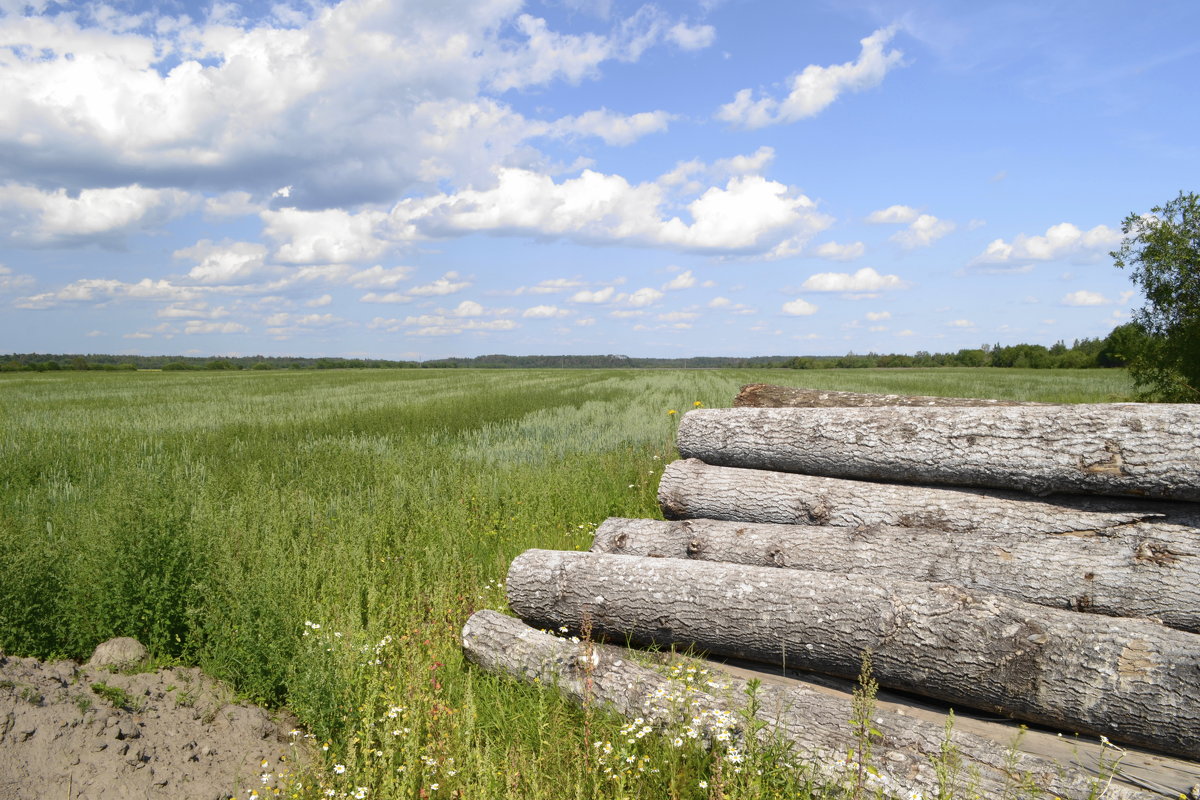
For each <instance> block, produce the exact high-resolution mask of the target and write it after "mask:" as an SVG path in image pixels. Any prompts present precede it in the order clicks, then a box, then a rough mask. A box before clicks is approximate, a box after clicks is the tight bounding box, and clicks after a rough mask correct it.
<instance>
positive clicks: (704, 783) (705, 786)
mask: <svg viewBox="0 0 1200 800" xmlns="http://www.w3.org/2000/svg"><path fill="white" fill-rule="evenodd" d="M698 785H699V786H700V788H701V789H707V788H708V781H700V783H699V784H698Z"/></svg>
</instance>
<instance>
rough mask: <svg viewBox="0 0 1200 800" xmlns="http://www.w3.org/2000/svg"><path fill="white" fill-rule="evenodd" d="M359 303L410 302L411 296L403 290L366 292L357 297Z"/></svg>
mask: <svg viewBox="0 0 1200 800" xmlns="http://www.w3.org/2000/svg"><path fill="white" fill-rule="evenodd" d="M358 301H359V302H360V303H411V302H412V301H413V298H412V297H409V296H408V295H406V294H404V293H403V292H367V293H366V294H364V295H363V296H362V297H360V298H358Z"/></svg>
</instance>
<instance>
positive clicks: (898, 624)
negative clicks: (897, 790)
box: [464, 385, 1200, 797]
mask: <svg viewBox="0 0 1200 800" xmlns="http://www.w3.org/2000/svg"><path fill="white" fill-rule="evenodd" d="M737 403H738V405H739V407H737V408H733V409H698V410H696V411H692V412H689V413H688V414H687V415H686V416H685V417H684V419H683V420H682V422H681V423H680V426H679V430H678V439H677V442H678V446H679V450H680V454H681V456H682V457H683V458H682V459H681V460H680V461H678V462H675V463H674V464H671V465H669V466H668V468H667V469H666V471H665V472H664V474H663V477H662V480H661V483H660V486H659V503H660V506H661V508H662V511H663V515H664V517H666V520H665V521H662V520H626V519H610V520H608V521H607V522H605V523H604V524H603V525H601V526H600V528H599V529H598V530H597V532H596V538H595V542H594V544H593V547H592V551H591V552H589V553H577V552H555V551H544V550H531V551H528V552H526V553H524V554H522V555H521V556H519V557H518V558H517V559H515V560H514V561H513V563H512V566H511V568H510V571H509V576H508V597H509V605H510V607H511V608H512V610H513V611H514V612H515V613H516V614H517V615H518V616H519V617H521V619H522V620H523V621H524V624H523V623H520V622H517V621H515V620H510V619H508V618H503V617H499V616H498V615H488V616H482V617H481V616H478V615H477V616H476V617H473V618H472V620H471V621H470V622H469V623H468V625H467V628H466V629H465V630H464V647H465V649H466V652H467V655H468V657H469V658H471V659H472V660H474V661H476V662H478V663H480V664H483V665H485V666H487V667H489V668H491V669H494V670H497V671H503V672H508V673H510V674H515V675H520V676H523V677H524V678H525V679H527V680H534V679H537V680H542V681H545V682H557V684H558V685H559V687H560V689H562V690H563V691H566V692H567V693H568V694H574V695H578V692H577V689H578V688H579V686H580V685H581V683H580V682H581V681H584V682H586V683H587V685H588V686H592V687H597V686H600V685H601V683H603V682H602V681H601V682H600V683H597V680H598V678H597V675H599V674H600V673H603V675H605V676H609V675H612V676H613V677H612V689H611V691H609V690H608V689H607V688H605V690H604V691H601V692H598V694H597V695H596V697H597V698H598V699H601V700H604V701H605V702H607V703H608V704H609V705H611V706H613V707H614V708H616V709H617V710H619V711H622V712H625V713H629V714H642V713H643V709H642V706H643V705H644V697H643V695H642V694H640V693H639V692H640V691H641V690H642V689H646V688H647V687H649V688H650V689H651V690H653V688H654V684H655V681H656V680H662V678H661V675H660V674H659V673H654V672H653V670H650V671H649V673H650V674H644V673H646V668H644V667H639V668H638V669H641V670H642V672H637V670H635V669H634V665H633V664H631V663H629V661H628V660H623V659H622V657H621V655H620V653H621V652H622V651H620V650H615V649H610V648H606V647H602V646H600V645H598V644H590V643H584V644H580V645H573V644H570V643H567V642H563V641H562V640H560V639H556V638H554V637H547V635H546V634H540V633H538V632H537V631H536V630H534V629H535V628H549V629H551V630H554V629H559V628H563V627H565V628H568V629H570V630H571V631H574V632H577V633H579V632H586V633H587V634H588V636H589V637H590V638H591V639H594V640H596V641H603V640H610V641H614V642H620V643H625V644H631V645H654V646H657V647H660V648H664V649H668V650H673V649H676V648H678V649H686V648H694V649H696V650H700V651H703V652H706V653H708V654H709V655H710V656H711V657H717V658H724V659H733V660H738V661H739V663H741V662H753V663H757V664H761V665H774V666H775V667H784V668H790V669H792V670H796V669H800V670H805V671H809V672H811V673H816V674H820V675H824V676H833V677H834V679H836V678H843V679H844V678H853V677H854V676H855V675H856V674H857V672H858V667H859V663H860V659H861V656H862V654H863V652H864V651H870V652H871V653H872V658H873V665H874V677H875V678H876V680H878V681H879V683H880V684H881V685H882V686H884V687H887V688H888V689H891V690H896V691H901V692H906V693H911V694H912V695H919V696H921V697H925V698H932V699H933V700H937V701H941V702H943V703H946V704H949V705H951V706H953V707H954V708H955V709H956V710H961V709H975V710H978V711H981V712H987V713H991V714H999V715H1003V716H1004V717H1007V718H1012V719H1015V720H1021V721H1026V722H1030V723H1035V724H1038V725H1045V726H1049V728H1051V729H1056V730H1058V731H1062V732H1066V733H1069V734H1084V735H1090V736H1095V737H1099V738H1101V739H1102V741H1109V740H1111V741H1112V742H1117V743H1122V744H1124V745H1128V746H1134V747H1141V748H1147V749H1148V750H1150V751H1154V752H1156V753H1159V754H1163V756H1153V757H1151V756H1146V757H1144V758H1143V757H1142V756H1138V757H1137V758H1142V759H1143V761H1145V765H1149V766H1146V769H1147V770H1149V772H1147V773H1145V774H1143V776H1142V777H1141V778H1137V779H1134V778H1130V779H1129V782H1128V783H1127V784H1126V785H1123V786H1120V787H1118V786H1117V785H1115V784H1114V785H1113V786H1110V787H1109V788H1110V790H1111V791H1110V793H1109V794H1108V795H1106V796H1111V797H1150V796H1156V795H1153V794H1148V793H1147V792H1150V791H1153V792H1157V793H1158V795H1162V794H1166V795H1169V796H1175V797H1179V796H1184V797H1187V796H1189V793H1190V792H1191V791H1192V786H1193V785H1194V784H1200V765H1196V764H1194V763H1191V762H1195V761H1198V760H1200V408H1198V407H1196V406H1148V405H1138V404H1119V405H1104V406H1098V405H1091V406H1088V405H1079V406H1054V405H1041V404H1021V405H1018V404H1002V403H980V402H979V401H954V400H948V399H945V398H937V399H934V398H904V397H895V396H870V395H850V394H848V393H828V392H823V393H815V392H810V391H807V390H786V389H782V388H780V387H769V386H763V385H756V386H750V387H745V388H744V389H743V391H742V393H741V394H739V396H738V400H737ZM754 406H767V407H765V408H763V407H754ZM525 624H527V625H528V626H532V627H526V625H525ZM513 637H516V638H515V639H514V638H513ZM538 637H547V641H542V640H541V639H539V638H538ZM517 640H519V641H520V642H521V644H520V645H519V646H518V645H517V644H516V643H515V642H516V641H517ZM580 648H582V649H580ZM580 658H583V659H584V660H585V662H586V667H587V669H586V670H584V671H585V672H586V673H587V676H586V680H585V678H584V677H582V675H583V673H581V672H580V669H581V668H580V666H579V665H580V663H582V662H579V659H580ZM549 673H553V676H554V678H553V681H551V680H548V678H547V675H548V674H549ZM635 673H636V674H635ZM789 674H794V673H789ZM655 675H658V676H659V677H657V678H656V677H655ZM607 679H608V678H605V680H607ZM604 685H605V686H606V687H607V684H604ZM572 687H575V688H572ZM620 687H625V688H623V689H622V688H620ZM631 687H640V688H636V689H635V688H631ZM773 691H774V690H773ZM778 695H779V696H778V697H775V695H772V697H775V700H774V702H776V703H777V705H775V706H769V705H767V706H764V708H773V709H774V710H771V711H770V713H769V716H771V720H770V721H771V722H773V723H774V725H775V729H776V730H778V731H780V732H782V734H783V735H785V736H787V737H788V738H790V739H791V741H792V742H793V743H794V744H795V745H796V747H797V750H798V752H801V753H804V754H807V755H808V756H809V757H811V758H816V759H824V758H828V757H829V754H830V753H836V752H839V751H840V752H845V750H846V747H847V743H848V742H849V740H850V729H849V726H848V725H847V720H849V719H850V717H849V714H850V710H849V702H848V699H847V698H846V697H840V698H837V699H831V698H830V697H829V696H828V693H824V694H823V693H822V692H820V691H816V690H815V689H813V688H812V687H811V686H810V685H809V684H808V683H806V682H805V680H804V679H792V680H791V682H790V683H788V684H787V685H786V686H783V685H781V686H779V687H778ZM705 702H711V703H714V704H717V705H720V704H721V703H726V704H728V703H729V702H731V701H730V700H729V699H728V697H726V698H718V697H713V698H709V699H708V700H706V701H705ZM830 704H832V705H830ZM839 704H840V705H839ZM835 709H836V710H835ZM885 716H887V719H886V720H885V728H886V729H885V731H884V733H885V739H886V742H887V747H888V748H889V755H888V756H887V758H886V759H884V760H885V761H886V762H887V769H891V770H893V771H894V772H895V774H894V775H893V776H892V777H894V778H896V779H897V780H900V778H901V777H902V776H903V780H902V781H901V782H900V783H897V784H896V785H898V786H899V785H903V786H906V787H910V788H911V787H914V786H915V787H917V788H918V789H920V790H922V791H925V792H926V794H927V795H928V794H930V792H936V791H937V790H938V786H937V783H936V780H935V776H933V773H932V772H931V771H930V767H929V760H930V758H931V757H932V756H933V755H935V754H936V752H938V751H937V749H936V748H933V749H931V747H933V745H932V744H931V742H933V741H938V740H940V737H941V735H942V732H941V730H940V728H939V726H937V725H935V724H932V723H930V722H927V721H923V720H921V719H914V718H913V717H912V715H911V714H909V715H904V714H892V715H890V716H889V715H885ZM838 723H840V725H839V724H838ZM922 726H924V727H922ZM983 727H984V728H986V724H985V725H984V726H983ZM984 733H985V734H989V735H990V732H989V731H987V730H984ZM989 735H982V736H981V735H976V734H974V733H971V732H959V731H955V733H954V734H953V736H954V743H955V745H956V747H958V749H959V751H960V752H963V753H965V754H967V758H968V760H969V761H970V763H971V764H972V765H973V767H974V769H975V770H976V773H977V775H978V776H979V780H980V781H981V784H980V787H981V788H984V787H988V786H993V785H1000V784H999V783H996V782H1002V781H1003V778H1004V776H1003V774H1002V772H1003V764H1004V763H1005V762H1004V751H1005V747H1004V745H1003V744H998V743H997V741H996V738H997V737H996V736H994V735H991V738H989ZM930 737H932V739H931V738H930ZM1085 749H1086V748H1085ZM1165 756H1173V757H1176V759H1171V758H1166V757H1165ZM1008 757H1009V758H1011V757H1012V756H1011V754H1009V756H1008ZM1021 758H1022V759H1025V762H1023V763H1025V767H1024V768H1023V771H1025V772H1028V773H1029V774H1030V775H1036V776H1039V777H1038V778H1037V782H1038V785H1040V786H1041V787H1042V788H1043V789H1044V790H1045V791H1048V792H1052V793H1054V794H1057V795H1059V796H1062V797H1086V796H1088V792H1087V791H1083V790H1082V789H1081V788H1080V787H1081V786H1083V785H1084V784H1085V783H1087V777H1088V776H1087V774H1086V772H1087V770H1088V768H1089V766H1088V765H1087V764H1084V763H1080V760H1079V759H1078V758H1075V759H1072V761H1073V764H1067V765H1064V764H1062V763H1061V760H1060V759H1059V758H1058V757H1057V755H1056V754H1054V753H1051V752H1050V751H1049V750H1045V751H1038V752H1032V753H1029V752H1027V753H1023V754H1022V755H1021ZM1131 758H1132V757H1131ZM1137 758H1133V759H1132V760H1134V761H1136V760H1137ZM1179 758H1181V759H1185V760H1187V761H1179V760H1177V759H1179ZM1139 763H1140V762H1139ZM1168 764H1169V768H1168V767H1167V766H1164V765H1168ZM1072 765H1073V766H1076V767H1081V768H1082V771H1081V772H1080V771H1072V770H1071V769H1069V768H1066V767H1069V766H1072ZM1145 765H1143V766H1145ZM885 772H886V770H885ZM1009 777H1011V775H1010V776H1009ZM989 781H990V782H992V783H989ZM1093 785H1094V784H1093ZM1196 792H1197V793H1198V794H1196V795H1195V796H1200V788H1198V789H1196ZM1001 793H1002V792H1001V791H1000V790H996V791H995V795H996V796H999V795H1000V794H1001ZM992 794H993V792H992V791H984V793H983V795H984V796H990V795H992Z"/></svg>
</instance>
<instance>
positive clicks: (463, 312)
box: [450, 300, 483, 317]
mask: <svg viewBox="0 0 1200 800" xmlns="http://www.w3.org/2000/svg"><path fill="white" fill-rule="evenodd" d="M450 313H451V314H452V315H453V316H456V317H482V316H483V306H482V305H480V304H479V303H476V302H475V301H474V300H463V301H462V302H461V303H459V304H458V305H457V306H455V307H454V310H453V311H451V312H450Z"/></svg>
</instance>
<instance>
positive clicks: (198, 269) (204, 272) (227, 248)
mask: <svg viewBox="0 0 1200 800" xmlns="http://www.w3.org/2000/svg"><path fill="white" fill-rule="evenodd" d="M173 255H174V256H175V258H181V259H184V258H186V259H189V260H192V261H195V262H197V264H196V266H194V267H192V268H191V269H190V270H189V271H188V278H190V279H191V280H194V281H198V282H200V283H241V282H243V281H246V280H248V279H249V278H252V277H254V276H255V275H257V274H258V273H259V272H261V271H262V269H263V259H265V258H266V255H267V248H266V247H265V246H263V245H261V244H258V243H257V242H221V243H220V244H213V242H212V241H211V240H209V239H201V240H200V241H198V242H196V243H195V244H194V245H192V246H191V247H185V248H182V249H180V250H176V251H175V252H174V253H173Z"/></svg>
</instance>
